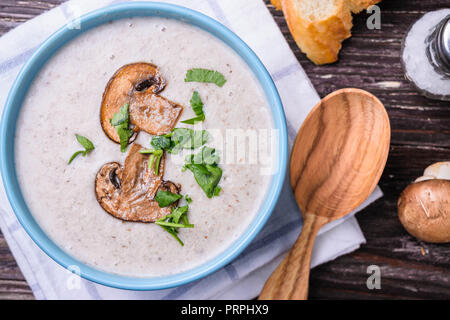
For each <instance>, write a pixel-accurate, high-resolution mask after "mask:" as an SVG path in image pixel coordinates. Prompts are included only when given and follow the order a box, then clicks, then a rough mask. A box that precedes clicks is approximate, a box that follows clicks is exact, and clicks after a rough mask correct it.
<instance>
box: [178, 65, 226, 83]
mask: <svg viewBox="0 0 450 320" xmlns="http://www.w3.org/2000/svg"><path fill="white" fill-rule="evenodd" d="M184 82H207V83H215V84H216V85H217V86H219V87H222V86H223V85H224V84H225V82H227V80H226V79H225V77H224V76H223V74H221V73H220V72H218V71H214V70H208V69H202V68H194V69H189V70H188V71H187V72H186V77H185V78H184Z"/></svg>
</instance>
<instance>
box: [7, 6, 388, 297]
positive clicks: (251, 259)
mask: <svg viewBox="0 0 450 320" xmlns="http://www.w3.org/2000/svg"><path fill="white" fill-rule="evenodd" d="M118 2H121V1H112V0H71V1H68V2H66V3H64V4H63V5H61V6H59V7H57V8H55V9H53V10H51V11H49V12H47V13H45V14H42V15H40V16H38V17H36V18H34V19H32V20H30V21H28V22H26V23H24V24H22V25H20V26H19V27H17V28H16V29H14V30H12V31H11V32H9V33H7V34H5V35H4V36H3V37H1V38H0V47H1V48H7V49H8V50H1V51H0V106H3V105H4V103H5V101H6V97H7V94H8V91H9V88H10V87H11V85H12V83H13V81H14V79H15V77H16V75H17V73H18V72H19V70H20V68H21V66H22V65H23V63H24V62H25V61H26V60H27V59H28V58H29V57H30V55H31V54H32V53H33V51H34V50H35V49H36V48H37V47H38V46H39V44H40V43H41V42H42V41H43V40H45V39H46V38H47V37H48V36H49V35H50V34H51V33H53V32H54V31H56V30H57V29H58V28H59V27H61V26H62V25H63V24H65V23H72V24H76V23H77V17H79V16H80V15H82V14H85V13H87V12H89V11H92V10H94V9H97V8H100V7H103V6H107V5H110V4H113V3H118ZM161 2H168V3H174V4H178V5H182V6H185V7H189V8H191V9H194V10H197V11H200V12H202V13H204V14H206V15H208V16H210V17H212V18H214V19H216V20H218V21H220V22H221V23H222V24H224V25H225V26H227V27H228V28H230V29H231V30H233V31H234V32H235V33H236V34H237V35H238V36H240V37H241V38H242V39H243V40H244V41H245V42H246V43H247V44H248V45H249V46H250V47H251V48H252V49H253V50H254V51H255V52H256V54H257V55H258V56H259V58H260V59H261V60H262V62H263V63H264V65H265V66H266V68H267V69H268V70H269V72H270V74H271V75H272V78H273V80H274V81H275V83H276V85H277V88H278V90H279V92H280V95H281V98H282V101H283V104H284V110H285V113H286V117H287V126H288V134H289V145H290V146H292V142H293V140H294V138H295V135H296V132H297V130H298V129H299V127H300V125H301V123H302V121H303V120H304V119H305V117H306V115H307V114H308V112H309V111H310V110H311V108H312V107H313V106H314V105H315V104H316V103H317V102H318V101H319V96H318V95H317V92H316V91H315V90H314V88H313V87H312V85H311V83H310V81H309V79H308V77H307V76H306V74H305V72H304V71H303V69H302V67H301V66H300V64H299V63H298V61H297V59H296V58H295V56H294V55H293V53H292V51H291V50H290V48H289V46H288V44H287V43H286V41H285V39H284V37H283V35H282V34H281V32H280V30H279V29H278V26H277V25H276V24H275V22H274V20H273V19H272V16H271V15H270V13H269V11H268V10H267V8H266V6H265V4H264V3H263V1H262V0H246V1H242V0H226V1H221V0H167V1H161ZM2 108H3V107H2ZM381 195H382V193H381V191H380V189H379V188H377V189H376V190H375V192H374V193H373V194H372V195H371V196H370V197H369V198H368V199H367V200H366V202H365V203H364V204H363V205H361V207H359V208H358V209H357V210H355V212H357V211H358V210H361V209H362V208H364V207H365V206H367V205H369V204H370V203H371V202H373V201H375V200H376V199H377V198H379V197H381ZM355 212H353V213H352V214H351V215H348V216H347V217H345V218H343V219H341V220H338V221H335V222H334V223H332V224H329V225H327V226H326V227H324V228H322V230H320V232H319V236H318V238H317V240H316V243H315V245H314V250H313V255H312V261H311V266H312V267H314V266H317V265H319V264H321V263H325V262H327V261H330V260H333V259H335V258H336V257H338V256H340V255H342V254H345V253H348V252H351V251H353V250H355V249H357V248H359V246H360V244H362V243H364V242H365V239H364V236H363V235H362V233H361V230H360V228H359V226H358V223H357V221H356V219H355V218H354V217H353V214H354V213H355ZM301 226H302V220H301V214H300V212H299V210H298V207H297V205H296V203H295V199H294V197H293V194H292V192H291V189H290V186H289V183H288V180H286V183H285V185H284V190H283V191H282V195H281V197H280V200H279V202H278V205H277V206H276V209H275V210H274V212H273V214H272V216H271V218H270V219H269V221H268V222H267V224H266V226H265V227H264V228H263V230H262V231H261V232H260V233H259V234H258V236H257V237H256V238H255V240H254V241H253V242H252V243H251V244H250V245H249V247H248V248H247V249H246V250H245V251H244V252H243V253H242V254H241V255H240V256H239V257H238V258H237V259H235V260H234V261H233V262H232V263H230V264H228V265H227V266H226V267H224V268H222V269H220V270H218V271H217V272H215V273H213V274H211V275H209V276H208V277H206V278H203V279H201V280H198V281H195V282H192V283H189V284H187V285H184V286H180V287H177V288H173V289H167V290H159V291H127V290H119V289H113V288H109V287H105V286H102V285H99V284H95V283H93V282H90V281H88V280H84V279H81V278H79V277H78V276H76V275H74V274H72V273H71V272H69V271H67V270H66V269H64V268H63V267H61V266H59V265H58V264H57V263H56V262H54V261H53V260H52V259H50V258H49V257H48V256H46V255H45V254H44V253H43V252H42V251H41V250H40V249H39V248H38V247H37V246H36V245H35V244H34V242H33V241H32V240H31V239H30V238H29V237H28V235H27V234H26V232H25V231H24V230H23V228H22V227H21V226H20V224H19V222H18V221H17V219H16V217H15V215H14V213H13V212H12V210H11V207H10V206H9V203H8V200H7V198H6V195H5V193H4V189H3V185H1V188H0V228H1V231H2V233H3V235H4V236H5V238H6V241H7V242H8V245H9V247H10V249H11V251H12V253H13V255H14V257H15V258H16V260H17V263H18V265H19V267H20V269H21V270H22V272H23V274H24V276H25V278H26V280H27V282H28V284H29V285H30V287H31V289H32V290H33V293H34V295H35V297H36V298H37V299H252V298H255V297H256V296H257V295H258V293H259V291H260V290H261V288H262V286H263V285H264V282H265V280H266V279H267V277H268V276H269V275H270V273H271V272H272V271H273V270H274V269H275V267H276V266H277V265H278V263H279V262H280V261H281V259H282V258H283V256H284V254H285V253H286V252H287V251H288V250H289V248H290V247H291V245H292V244H293V242H294V241H295V239H296V238H297V236H298V234H299V233H300V230H301Z"/></svg>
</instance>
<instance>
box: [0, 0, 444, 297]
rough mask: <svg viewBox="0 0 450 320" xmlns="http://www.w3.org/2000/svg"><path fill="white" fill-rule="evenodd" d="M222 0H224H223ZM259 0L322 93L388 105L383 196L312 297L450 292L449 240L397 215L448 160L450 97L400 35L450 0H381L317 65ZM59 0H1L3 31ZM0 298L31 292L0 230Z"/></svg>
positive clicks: (318, 278) (320, 272) (315, 280)
mask: <svg viewBox="0 0 450 320" xmlns="http://www.w3.org/2000/svg"><path fill="white" fill-rule="evenodd" d="M220 1H225V0H220ZM261 1H264V2H265V3H266V5H267V7H268V9H269V10H270V12H271V13H272V15H273V17H274V19H275V21H276V22H277V24H278V26H279V27H280V30H281V31H282V33H283V35H284V36H285V38H286V40H287V41H288V43H289V45H290V47H291V49H292V50H293V52H294V53H295V55H296V57H297V59H298V61H299V62H300V63H301V65H302V66H303V68H304V69H305V71H306V73H307V74H308V76H309V78H310V79H311V82H312V83H313V85H314V87H315V88H316V90H317V92H318V93H319V95H320V96H321V97H324V96H326V95H327V94H329V93H331V92H332V91H334V90H337V89H340V88H346V87H357V88H361V89H365V90H367V91H369V92H371V93H373V94H375V95H376V96H377V97H378V98H379V99H380V100H381V101H382V102H383V104H384V105H385V106H386V109H387V111H388V114H389V118H390V121H391V128H392V136H391V148H390V153H389V158H388V162H387V166H386V169H385V171H384V173H383V175H382V177H381V181H380V186H381V188H382V190H383V192H384V194H385V196H384V197H383V198H382V199H380V200H378V201H376V202H375V203H374V204H372V205H371V206H369V207H368V208H366V209H365V210H363V211H362V212H360V213H358V215H357V219H358V222H359V224H360V226H361V229H362V231H363V233H364V235H365V237H366V239H367V243H366V244H365V245H363V246H362V247H361V248H360V249H359V250H357V251H355V252H354V253H351V254H348V255H345V256H343V257H340V258H338V259H336V260H334V261H332V262H329V263H327V264H325V265H322V266H319V267H317V268H314V269H313V270H312V271H311V282H310V292H309V296H310V298H316V299H450V244H428V243H424V242H421V241H418V240H416V239H415V238H413V237H411V236H410V235H409V234H408V233H407V232H406V231H405V230H404V229H403V227H402V226H401V224H400V222H399V221H398V218H397V204H396V203H397V198H398V195H399V194H400V192H401V191H402V190H403V189H404V188H405V187H406V186H407V185H408V184H409V183H410V182H411V181H413V180H414V179H415V178H416V177H418V176H420V175H421V174H422V172H423V170H424V169H425V167H426V166H428V165H429V164H431V163H434V162H437V161H444V160H450V105H449V103H448V102H441V101H434V100H429V99H426V98H424V97H422V96H421V95H420V94H418V93H417V91H416V90H415V89H414V87H413V86H412V85H411V84H410V83H409V82H408V81H407V80H405V77H404V73H403V70H402V67H401V63H400V50H401V42H402V39H403V37H404V36H405V34H406V32H407V30H408V28H409V26H410V25H411V24H412V23H413V22H414V21H416V20H417V19H418V18H419V17H421V16H422V15H423V14H424V13H426V12H428V11H432V10H437V9H441V8H450V0H383V1H382V3H381V4H380V8H381V29H380V30H369V29H368V28H367V27H366V20H367V18H368V16H369V15H367V14H366V13H362V14H360V15H358V16H355V18H354V25H355V26H354V28H353V37H352V38H350V39H348V40H346V41H345V42H344V45H343V49H342V51H341V53H340V59H339V62H337V63H335V64H332V65H327V66H316V65H314V64H313V63H311V62H310V61H309V60H308V59H307V58H306V57H305V55H303V54H302V53H301V52H300V50H299V49H298V48H297V46H296V45H295V43H294V41H293V39H292V37H291V36H290V34H289V31H288V29H287V25H286V23H285V21H284V19H283V16H282V13H281V12H278V11H276V10H275V9H274V8H273V6H271V5H270V3H269V2H270V1H269V0H261ZM61 2H64V1H63V0H40V1H36V0H20V1H19V0H17V1H15V0H0V34H3V33H5V32H7V31H8V30H10V29H12V28H14V27H15V26H17V25H19V24H21V23H22V22H25V21H27V20H28V19H31V18H33V17H34V16H36V15H38V14H40V13H43V12H45V11H46V10H48V9H51V8H52V7H54V6H56V5H58V4H59V3H61ZM370 265H378V266H379V267H380V268H381V289H380V290H376V289H375V290H369V289H367V286H366V280H367V277H368V274H367V267H368V266H370ZM0 299H33V295H32V293H31V290H30V289H29V287H28V286H27V284H26V282H25V280H24V279H23V276H22V274H21V273H20V270H19V269H18V267H17V265H16V263H15V261H14V258H13V257H12V255H11V254H10V252H9V249H8V246H7V244H6V242H5V240H4V239H3V237H2V236H1V235H0Z"/></svg>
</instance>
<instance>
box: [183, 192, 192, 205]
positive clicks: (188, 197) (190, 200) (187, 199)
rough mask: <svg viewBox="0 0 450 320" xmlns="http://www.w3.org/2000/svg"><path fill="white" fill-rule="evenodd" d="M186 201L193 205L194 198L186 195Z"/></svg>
mask: <svg viewBox="0 0 450 320" xmlns="http://www.w3.org/2000/svg"><path fill="white" fill-rule="evenodd" d="M184 199H185V200H186V202H187V203H188V204H191V203H192V198H191V197H190V196H189V195H188V194H186V195H184Z"/></svg>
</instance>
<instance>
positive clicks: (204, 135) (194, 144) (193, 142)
mask: <svg viewBox="0 0 450 320" xmlns="http://www.w3.org/2000/svg"><path fill="white" fill-rule="evenodd" d="M209 139H210V136H209V133H208V131H206V130H192V129H188V128H174V129H173V130H172V132H171V133H169V134H165V135H161V136H154V137H153V138H152V141H151V145H152V146H153V147H154V148H155V149H162V150H165V151H167V152H169V153H173V154H177V153H178V152H180V150H181V149H196V148H198V147H201V146H202V145H204V144H205V143H206V142H208V141H209Z"/></svg>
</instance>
